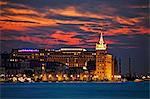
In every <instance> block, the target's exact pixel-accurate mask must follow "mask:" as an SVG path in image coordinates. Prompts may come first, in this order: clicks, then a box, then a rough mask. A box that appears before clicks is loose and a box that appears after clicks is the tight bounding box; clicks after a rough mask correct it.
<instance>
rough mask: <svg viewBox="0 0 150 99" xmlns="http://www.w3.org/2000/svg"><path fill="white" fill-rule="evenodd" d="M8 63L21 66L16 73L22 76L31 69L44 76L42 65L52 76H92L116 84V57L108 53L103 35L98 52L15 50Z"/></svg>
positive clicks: (83, 50)
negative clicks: (53, 73) (113, 80)
mask: <svg viewBox="0 0 150 99" xmlns="http://www.w3.org/2000/svg"><path fill="white" fill-rule="evenodd" d="M8 60H9V62H10V63H13V64H16V63H17V65H15V66H16V67H17V68H16V69H19V70H16V71H18V72H23V69H27V68H30V69H33V72H37V73H42V69H41V68H42V64H45V72H48V73H49V72H55V73H57V72H62V71H63V73H66V72H68V73H70V74H76V75H80V74H87V73H88V74H90V75H92V77H95V79H97V80H112V77H113V73H114V67H113V59H112V55H111V54H108V52H107V45H106V44H105V42H104V40H103V36H102V34H101V37H100V40H99V42H98V43H97V44H96V51H87V50H86V49H84V48H61V49H59V50H52V49H29V48H24V49H13V50H12V52H11V54H10V56H9V59H8ZM18 65H19V66H18ZM66 70H68V71H66ZM72 76H73V75H72Z"/></svg>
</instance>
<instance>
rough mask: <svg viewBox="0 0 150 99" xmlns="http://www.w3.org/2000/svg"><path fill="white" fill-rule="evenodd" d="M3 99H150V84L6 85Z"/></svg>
mask: <svg viewBox="0 0 150 99" xmlns="http://www.w3.org/2000/svg"><path fill="white" fill-rule="evenodd" d="M0 86H1V97H0V98H1V99H149V82H148V81H147V82H139V83H134V82H126V83H84V82H82V83H47V82H43V83H4V84H0Z"/></svg>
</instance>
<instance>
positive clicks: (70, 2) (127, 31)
mask: <svg viewBox="0 0 150 99" xmlns="http://www.w3.org/2000/svg"><path fill="white" fill-rule="evenodd" d="M0 6H1V9H0V14H1V17H0V31H1V32H0V33H1V52H4V51H10V50H11V49H13V48H53V49H59V48H61V47H83V48H86V49H88V50H95V44H96V42H98V39H99V34H100V32H103V33H104V38H105V41H106V43H107V44H108V47H109V53H111V54H113V55H114V56H116V57H118V58H119V57H120V58H121V59H122V66H123V70H124V71H123V72H124V73H126V72H127V67H128V58H129V56H130V57H131V62H132V70H133V72H136V73H143V74H146V73H148V70H149V68H148V67H149V62H148V59H149V58H148V56H149V50H148V49H149V30H150V29H149V15H148V9H149V2H148V0H23V1H20V0H9V1H8V0H1V1H0Z"/></svg>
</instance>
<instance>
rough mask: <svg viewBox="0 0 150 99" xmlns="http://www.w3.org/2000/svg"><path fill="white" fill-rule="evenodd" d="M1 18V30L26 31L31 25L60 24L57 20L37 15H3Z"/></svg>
mask: <svg viewBox="0 0 150 99" xmlns="http://www.w3.org/2000/svg"><path fill="white" fill-rule="evenodd" d="M0 20H1V22H0V27H1V28H0V30H17V31H25V30H28V29H29V28H30V27H35V26H58V24H57V22H56V21H55V20H52V19H47V18H41V17H36V16H32V17H29V16H19V15H16V16H6V17H1V18H0ZM2 20H5V21H2ZM7 20H8V21H7ZM10 20H11V21H10Z"/></svg>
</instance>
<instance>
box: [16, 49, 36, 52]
mask: <svg viewBox="0 0 150 99" xmlns="http://www.w3.org/2000/svg"><path fill="white" fill-rule="evenodd" d="M18 52H39V50H38V49H20V50H18Z"/></svg>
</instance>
